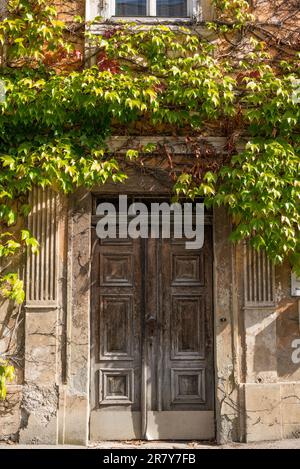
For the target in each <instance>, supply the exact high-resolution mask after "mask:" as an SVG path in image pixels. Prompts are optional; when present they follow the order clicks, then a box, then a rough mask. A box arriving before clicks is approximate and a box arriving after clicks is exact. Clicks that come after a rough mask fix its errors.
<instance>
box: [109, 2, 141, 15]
mask: <svg viewBox="0 0 300 469" xmlns="http://www.w3.org/2000/svg"><path fill="white" fill-rule="evenodd" d="M146 14H147V13H146V0H116V16H146Z"/></svg>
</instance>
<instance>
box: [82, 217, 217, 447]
mask: <svg viewBox="0 0 300 469" xmlns="http://www.w3.org/2000/svg"><path fill="white" fill-rule="evenodd" d="M205 229H206V233H205V245H204V247H203V248H202V249H201V250H197V251H194V250H187V249H186V248H185V240H178V239H176V240H175V239H161V238H159V239H147V240H141V239H137V240H131V239H125V240H124V239H121V240H111V239H107V240H99V239H97V237H96V234H95V230H94V235H93V246H94V249H93V264H92V285H93V286H92V316H91V336H92V348H91V370H92V378H91V420H90V431H91V439H92V440H99V439H126V438H143V437H145V438H148V439H153V438H154V439H157V438H164V439H166V438H173V439H184V438H211V437H213V436H214V412H213V407H214V389H213V388H214V385H213V340H212V337H213V317H212V239H211V227H210V226H206V228H205Z"/></svg>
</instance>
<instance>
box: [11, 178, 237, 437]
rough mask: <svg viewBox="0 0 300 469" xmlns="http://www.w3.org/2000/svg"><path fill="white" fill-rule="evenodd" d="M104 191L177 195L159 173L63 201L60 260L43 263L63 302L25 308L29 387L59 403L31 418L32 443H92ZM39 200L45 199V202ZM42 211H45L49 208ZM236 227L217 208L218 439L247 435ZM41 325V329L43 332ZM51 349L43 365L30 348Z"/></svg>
mask: <svg viewBox="0 0 300 469" xmlns="http://www.w3.org/2000/svg"><path fill="white" fill-rule="evenodd" d="M104 189H105V190H104ZM96 193H97V194H101V196H103V195H105V194H110V196H111V195H112V194H114V195H118V193H128V194H137V193H138V194H140V195H159V194H162V193H163V194H170V188H169V185H168V184H167V183H166V182H165V181H163V180H160V181H159V182H158V179H156V178H153V177H152V176H151V177H150V176H149V175H148V176H147V175H146V174H144V175H141V174H131V175H130V174H129V179H128V180H127V182H126V184H122V185H121V187H120V188H118V187H117V186H116V185H115V184H106V185H105V186H103V187H102V188H101V189H100V190H96V191H88V190H86V189H81V190H78V191H77V192H76V193H74V194H73V195H71V196H69V198H68V199H67V200H66V199H64V200H63V201H61V202H60V203H59V207H60V210H58V209H57V210H56V216H57V233H56V238H57V239H56V241H55V243H56V244H55V245H54V250H53V252H51V253H49V256H48V257H49V259H50V258H51V256H52V257H53V258H54V259H55V263H56V264H55V265H56V267H55V269H52V270H51V271H50V270H49V265H47V263H45V265H43V266H42V267H41V268H44V277H45V278H46V276H47V275H54V276H55V279H54V281H57V285H58V294H57V299H56V300H57V303H55V304H54V303H53V304H51V305H50V304H49V305H47V304H43V305H41V304H39V303H38V300H36V302H30V304H28V306H27V308H26V307H25V308H26V328H25V350H26V356H25V388H26V387H29V391H28V392H29V393H30V392H32V388H35V389H36V388H37V387H38V388H39V392H40V393H41V401H43V397H42V396H43V395H44V394H43V393H45V392H47V393H50V395H51V399H52V400H51V402H52V403H53V405H52V407H53V408H52V407H51V418H50V419H49V418H48V417H47V418H46V419H45V415H44V414H43V402H41V406H40V408H38V409H37V410H35V411H34V414H33V417H30V419H31V420H30V421H29V423H30V425H27V426H26V427H25V428H24V429H23V430H22V431H21V433H20V441H22V442H31V441H32V439H33V435H39V441H40V442H41V443H52V444H55V443H62V444H63V443H66V444H67V443H68V444H81V445H82V444H83V445H85V444H87V443H88V441H89V416H90V408H89V396H90V347H91V343H90V302H91V298H90V270H91V227H92V220H91V218H92V208H93V207H92V204H93V194H96ZM37 199H38V197H37ZM36 203H37V204H39V202H38V201H37V202H36ZM38 206H39V205H38ZM39 212H41V213H43V212H42V211H41V210H40V211H39ZM37 216H40V217H41V221H40V225H41V226H42V224H43V223H44V225H43V226H44V232H45V233H47V232H48V231H49V227H50V225H51V226H52V225H53V219H52V218H51V214H50V215H49V214H48V215H47V216H45V215H43V214H42V215H41V214H39V215H38V214H37ZM47 224H48V225H47ZM46 225H47V226H48V228H47V226H46ZM36 226H39V224H36ZM230 229H231V226H230V221H229V217H228V216H227V215H226V212H225V211H224V210H223V209H217V210H215V211H214V213H213V290H214V295H213V296H214V300H213V301H214V306H213V310H214V348H215V349H214V360H215V370H214V373H215V419H216V438H217V441H218V442H225V441H228V440H233V441H238V440H240V438H241V435H242V434H243V418H242V417H243V412H241V411H240V410H239V409H242V408H243V405H242V399H241V397H240V393H239V392H238V389H239V387H238V385H237V383H239V382H241V381H240V379H239V373H240V370H239V368H240V367H239V363H238V359H237V357H238V356H239V354H238V352H239V351H238V347H239V345H238V344H239V339H238V331H239V324H238V310H239V305H238V302H237V294H236V290H237V287H236V281H235V275H236V274H235V272H237V267H236V264H237V261H236V258H237V256H236V252H235V251H236V248H235V246H234V245H233V244H232V243H231V242H230V241H229V240H228V238H229V233H230ZM34 234H35V233H34ZM83 247H84V248H83ZM53 262H54V261H53ZM30 275H32V277H30ZM31 281H37V280H34V276H33V273H31V274H30V272H29V275H28V277H27V283H30V282H31ZM46 303H47V302H46ZM49 327H52V328H53V333H52V334H51V335H50V334H49V333H48V334H47V331H48V329H49ZM47 328H48V329H47ZM37 330H40V331H41V333H40V334H38V335H37ZM45 332H46V333H45ZM48 332H49V331H48ZM37 340H38V344H37ZM43 347H45V359H46V358H47V360H46V361H45V364H44V365H43V363H44V362H42V361H41V364H40V365H38V366H37V365H36V364H34V363H33V362H32V361H31V359H30V354H33V353H35V352H36V350H39V351H40V350H41V349H42V348H43ZM27 357H29V358H28V359H27ZM39 366H40V368H41V370H40V369H39ZM49 370H50V371H51V372H48V371H49ZM56 403H57V409H56V408H55V405H56Z"/></svg>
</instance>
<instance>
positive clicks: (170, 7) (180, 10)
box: [156, 0, 187, 18]
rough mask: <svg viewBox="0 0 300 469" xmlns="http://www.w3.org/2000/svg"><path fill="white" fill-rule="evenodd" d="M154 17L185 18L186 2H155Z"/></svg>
mask: <svg viewBox="0 0 300 469" xmlns="http://www.w3.org/2000/svg"><path fill="white" fill-rule="evenodd" d="M156 1H157V4H156V15H157V16H168V17H170V18H174V17H176V18H184V17H187V6H186V5H187V0H156Z"/></svg>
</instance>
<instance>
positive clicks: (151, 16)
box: [86, 0, 204, 23]
mask: <svg viewBox="0 0 300 469" xmlns="http://www.w3.org/2000/svg"><path fill="white" fill-rule="evenodd" d="M203 1H204V0H187V15H188V16H186V17H178V18H176V17H172V18H165V17H158V16H156V0H147V16H139V17H137V18H136V19H137V20H138V21H139V22H145V23H147V22H151V21H161V22H164V23H166V22H167V23H174V22H176V23H177V22H180V21H182V22H187V21H191V19H192V18H195V19H197V20H201V19H202V8H201V6H202V3H203ZM115 5H116V2H115V0H86V20H87V21H92V20H93V19H94V18H95V17H97V16H101V17H102V18H104V19H111V20H114V19H115V20H119V19H124V20H126V21H127V20H128V21H133V20H134V19H135V18H131V17H129V16H115Z"/></svg>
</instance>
